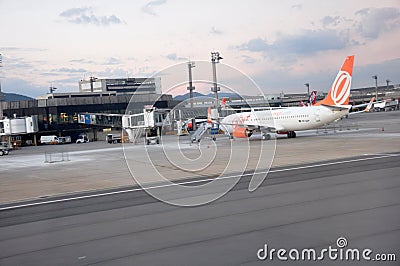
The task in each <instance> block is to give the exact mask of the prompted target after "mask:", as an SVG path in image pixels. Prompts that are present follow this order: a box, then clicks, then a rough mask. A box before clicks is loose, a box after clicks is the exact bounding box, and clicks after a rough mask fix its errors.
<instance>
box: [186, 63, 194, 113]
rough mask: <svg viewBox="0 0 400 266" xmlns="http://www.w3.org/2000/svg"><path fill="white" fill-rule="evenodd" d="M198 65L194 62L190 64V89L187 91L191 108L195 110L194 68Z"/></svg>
mask: <svg viewBox="0 0 400 266" xmlns="http://www.w3.org/2000/svg"><path fill="white" fill-rule="evenodd" d="M195 66H196V64H195V63H194V62H190V61H189V62H188V70H189V87H187V89H188V90H189V98H190V108H192V109H193V91H194V89H195V87H194V86H193V81H192V68H194V67H195Z"/></svg>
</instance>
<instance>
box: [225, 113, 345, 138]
mask: <svg viewBox="0 0 400 266" xmlns="http://www.w3.org/2000/svg"><path fill="white" fill-rule="evenodd" d="M348 113H349V110H348V109H345V110H335V109H331V108H329V107H325V106H310V107H287V108H279V109H271V110H262V111H253V112H243V113H236V114H232V115H229V116H227V117H225V118H224V119H223V120H222V121H221V124H222V125H224V127H225V128H226V130H228V132H229V133H232V132H233V130H234V129H235V128H236V127H247V128H249V129H260V130H262V129H264V130H266V131H270V132H286V131H299V130H300V131H301V130H308V129H313V128H317V127H320V126H323V125H325V124H328V123H331V122H333V121H335V120H337V119H339V118H341V117H343V116H345V115H347V114H348Z"/></svg>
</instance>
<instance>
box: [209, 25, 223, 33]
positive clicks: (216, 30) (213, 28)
mask: <svg viewBox="0 0 400 266" xmlns="http://www.w3.org/2000/svg"><path fill="white" fill-rule="evenodd" d="M210 33H211V34H214V35H222V34H224V32H223V31H221V30H218V29H217V28H215V27H212V28H211V30H210Z"/></svg>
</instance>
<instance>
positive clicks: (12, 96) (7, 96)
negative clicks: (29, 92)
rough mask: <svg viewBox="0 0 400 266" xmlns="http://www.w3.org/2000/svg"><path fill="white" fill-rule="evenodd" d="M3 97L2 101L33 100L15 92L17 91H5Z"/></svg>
mask: <svg viewBox="0 0 400 266" xmlns="http://www.w3.org/2000/svg"><path fill="white" fill-rule="evenodd" d="M2 94H3V99H2V101H4V102H15V101H27V100H33V98H31V97H28V96H25V95H21V94H17V93H7V92H3V93H2Z"/></svg>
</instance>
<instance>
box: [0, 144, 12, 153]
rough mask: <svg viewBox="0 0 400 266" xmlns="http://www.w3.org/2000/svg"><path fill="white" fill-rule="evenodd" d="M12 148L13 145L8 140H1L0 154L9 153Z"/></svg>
mask: <svg viewBox="0 0 400 266" xmlns="http://www.w3.org/2000/svg"><path fill="white" fill-rule="evenodd" d="M10 150H12V148H11V145H10V144H9V143H8V142H1V145H0V156H3V155H8V153H9V152H10Z"/></svg>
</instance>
